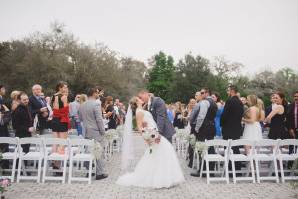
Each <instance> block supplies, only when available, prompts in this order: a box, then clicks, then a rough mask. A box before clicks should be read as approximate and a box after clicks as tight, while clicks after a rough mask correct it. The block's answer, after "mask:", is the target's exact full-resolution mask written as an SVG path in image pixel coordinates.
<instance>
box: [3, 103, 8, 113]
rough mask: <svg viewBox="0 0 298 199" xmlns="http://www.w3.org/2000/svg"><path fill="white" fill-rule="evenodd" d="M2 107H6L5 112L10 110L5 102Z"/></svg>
mask: <svg viewBox="0 0 298 199" xmlns="http://www.w3.org/2000/svg"><path fill="white" fill-rule="evenodd" d="M2 107H3V108H4V111H5V112H7V111H9V108H7V106H5V105H4V104H2Z"/></svg>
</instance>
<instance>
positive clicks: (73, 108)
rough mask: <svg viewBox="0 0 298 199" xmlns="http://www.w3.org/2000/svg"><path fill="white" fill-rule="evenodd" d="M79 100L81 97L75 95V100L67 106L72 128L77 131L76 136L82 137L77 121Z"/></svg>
mask: <svg viewBox="0 0 298 199" xmlns="http://www.w3.org/2000/svg"><path fill="white" fill-rule="evenodd" d="M80 99H81V95H80V94H77V95H76V97H75V100H74V101H73V102H71V103H70V104H69V116H70V119H71V124H72V128H73V129H76V130H77V133H78V135H82V126H81V122H80V119H79V108H80V104H81V103H80Z"/></svg>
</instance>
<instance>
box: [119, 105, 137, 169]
mask: <svg viewBox="0 0 298 199" xmlns="http://www.w3.org/2000/svg"><path fill="white" fill-rule="evenodd" d="M132 133H133V132H132V110H131V107H130V106H129V107H128V110H127V113H126V116H125V123H124V133H123V144H122V154H121V169H122V170H123V171H127V170H128V169H129V166H130V163H131V161H132V160H133V159H134V150H133V147H134V146H133V134H132Z"/></svg>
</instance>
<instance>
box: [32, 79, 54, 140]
mask: <svg viewBox="0 0 298 199" xmlns="http://www.w3.org/2000/svg"><path fill="white" fill-rule="evenodd" d="M32 94H33V95H32V96H30V98H29V108H30V111H31V116H32V118H33V119H34V118H35V117H36V116H37V118H38V123H37V126H36V128H37V129H38V131H39V133H40V134H41V135H42V134H46V133H48V128H47V120H48V117H49V110H48V108H47V102H46V100H45V99H44V98H42V96H41V95H42V87H41V86H40V85H39V84H35V85H34V86H33V87H32Z"/></svg>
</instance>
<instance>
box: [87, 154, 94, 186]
mask: <svg viewBox="0 0 298 199" xmlns="http://www.w3.org/2000/svg"><path fill="white" fill-rule="evenodd" d="M92 162H93V161H92V159H91V160H89V171H88V173H89V176H88V184H91V177H92Z"/></svg>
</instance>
